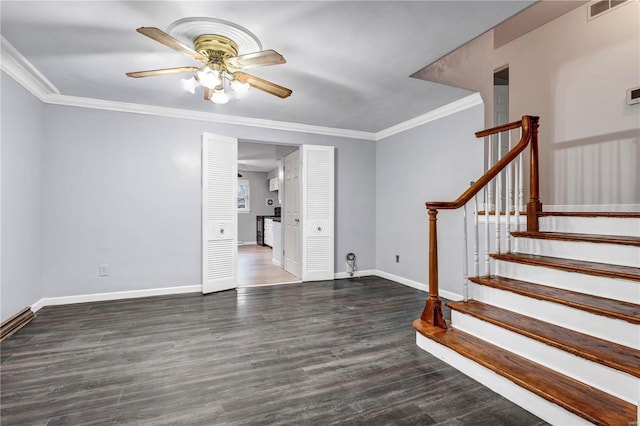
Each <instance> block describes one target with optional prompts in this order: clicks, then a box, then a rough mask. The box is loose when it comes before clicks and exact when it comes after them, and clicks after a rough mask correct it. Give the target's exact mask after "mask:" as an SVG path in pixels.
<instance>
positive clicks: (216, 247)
mask: <svg viewBox="0 0 640 426" xmlns="http://www.w3.org/2000/svg"><path fill="white" fill-rule="evenodd" d="M237 184H238V140H237V139H236V138H230V137H227V136H219V135H214V134H211V133H203V134H202V293H211V292H214V291H222V290H229V289H232V288H235V287H237V282H238V271H237V259H238V244H237V238H238V237H237V235H238V223H237V209H238V204H237V203H238V200H237V196H238V194H237Z"/></svg>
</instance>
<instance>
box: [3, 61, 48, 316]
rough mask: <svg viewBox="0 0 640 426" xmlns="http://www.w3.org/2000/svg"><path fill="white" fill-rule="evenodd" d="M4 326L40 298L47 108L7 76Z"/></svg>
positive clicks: (4, 139)
mask: <svg viewBox="0 0 640 426" xmlns="http://www.w3.org/2000/svg"><path fill="white" fill-rule="evenodd" d="M0 80H1V85H2V133H1V135H0V141H1V143H2V145H1V149H2V189H1V191H2V192H1V194H2V215H1V217H2V234H1V235H2V256H1V260H0V263H1V264H2V269H1V271H2V272H1V277H0V280H1V288H0V293H1V295H2V297H1V298H0V299H1V300H2V303H1V305H0V321H4V320H5V319H7V318H9V317H10V316H12V315H14V314H15V313H17V312H18V311H20V310H21V309H23V308H25V307H27V306H30V305H31V304H32V303H34V302H36V301H37V300H39V299H40V298H41V297H42V296H41V282H42V250H41V243H42V222H41V218H42V216H41V214H42V212H43V209H42V146H43V142H44V138H43V136H44V133H43V111H44V107H43V105H42V103H41V102H40V101H39V100H37V99H36V98H34V97H33V96H31V94H30V93H28V92H27V91H26V90H25V89H23V88H22V87H21V86H20V85H18V84H17V83H16V82H15V81H14V80H13V79H12V78H11V77H8V76H7V75H6V74H4V73H2V77H1V79H0Z"/></svg>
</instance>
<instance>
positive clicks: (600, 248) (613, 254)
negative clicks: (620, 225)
mask: <svg viewBox="0 0 640 426" xmlns="http://www.w3.org/2000/svg"><path fill="white" fill-rule="evenodd" d="M516 247H517V249H518V252H519V253H526V254H535V255H540V256H551V257H560V258H564V259H576V260H586V261H589V262H600V263H609V264H612V265H624V266H633V267H635V268H639V267H640V247H635V246H629V245H620V244H602V243H587V242H578V241H558V240H546V239H535V238H517V239H516Z"/></svg>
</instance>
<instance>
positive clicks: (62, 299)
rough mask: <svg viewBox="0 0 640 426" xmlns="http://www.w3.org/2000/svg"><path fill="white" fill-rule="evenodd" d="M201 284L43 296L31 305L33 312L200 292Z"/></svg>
mask: <svg viewBox="0 0 640 426" xmlns="http://www.w3.org/2000/svg"><path fill="white" fill-rule="evenodd" d="M201 291H202V286H201V285H200V284H198V285H185V286H179V287H162V288H150V289H145V290H127V291H114V292H109V293H93V294H79V295H75V296H59V297H44V298H42V299H40V300H39V301H37V302H36V303H34V304H33V305H31V310H33V311H34V312H35V311H36V310H39V309H40V308H43V307H45V306H56V305H69V304H71V303H86V302H102V301H107V300H120V299H136V298H140V297H151V296H166V295H171V294H183V293H200V292H201Z"/></svg>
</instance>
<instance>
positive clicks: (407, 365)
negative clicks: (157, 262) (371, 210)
mask: <svg viewBox="0 0 640 426" xmlns="http://www.w3.org/2000/svg"><path fill="white" fill-rule="evenodd" d="M425 297H426V294H425V293H424V292H421V291H418V290H415V289H412V288H409V287H406V286H403V285H400V284H397V283H394V282H391V281H388V280H385V279H382V278H376V277H365V278H354V279H346V280H336V281H326V282H317V283H306V284H290V285H285V286H271V287H251V288H240V289H238V290H231V291H225V292H221V293H214V294H211V295H206V296H203V295H200V294H184V295H175V296H158V297H150V298H141V299H130V300H115V301H109V302H95V303H86V304H76V305H66V306H51V307H45V308H43V309H41V310H40V311H38V316H37V317H36V318H35V319H34V320H33V321H32V322H31V323H29V324H28V325H27V326H26V327H24V328H22V329H21V330H20V331H18V332H17V333H16V334H14V335H13V336H11V337H10V338H9V339H7V340H5V341H4V342H2V344H1V346H0V349H1V351H0V352H2V355H3V364H2V369H1V371H0V380H1V382H2V386H1V388H0V412H1V414H0V422H1V423H2V425H3V426H4V425H14V424H42V425H44V424H48V425H57V424H73V425H89V424H101V425H102V424H144V425H151V424H153V425H158V424H174V425H175V424H189V425H192V424H193V425H198V424H201V425H218V424H219V425H247V424H269V425H272V424H273V425H307V424H309V425H315V424H354V425H370V424H371V423H375V424H394V425H396V424H398V425H402V424H410V425H416V424H421V425H432V424H433V425H445V424H447V425H448V424H452V423H456V422H458V423H459V420H456V419H468V417H465V416H467V415H468V413H476V417H477V419H480V420H481V422H479V423H477V424H487V425H500V424H503V425H511V424H518V425H540V424H544V422H542V421H541V420H540V419H538V418H537V417H535V416H533V415H531V414H530V413H528V412H526V411H525V410H523V409H521V408H519V407H517V406H516V405H514V404H512V403H511V402H509V401H507V400H506V399H504V398H502V397H501V396H499V395H497V394H495V393H494V392H492V391H491V390H489V389H487V388H485V387H483V386H481V385H480V384H478V383H477V382H475V381H473V380H472V379H470V378H468V377H466V376H465V375H463V374H461V373H460V372H458V371H456V370H455V369H453V368H452V367H450V366H449V365H447V364H445V363H443V362H442V361H440V360H439V359H437V358H435V357H433V356H431V355H429V354H428V353H426V352H424V351H422V350H421V349H420V348H418V347H417V346H416V344H415V332H414V331H413V330H412V329H411V326H410V324H411V322H412V320H413V318H414V317H415V315H416V313H419V312H421V311H422V308H423V307H424V301H425ZM445 311H446V312H448V308H447V309H446V310H445Z"/></svg>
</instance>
